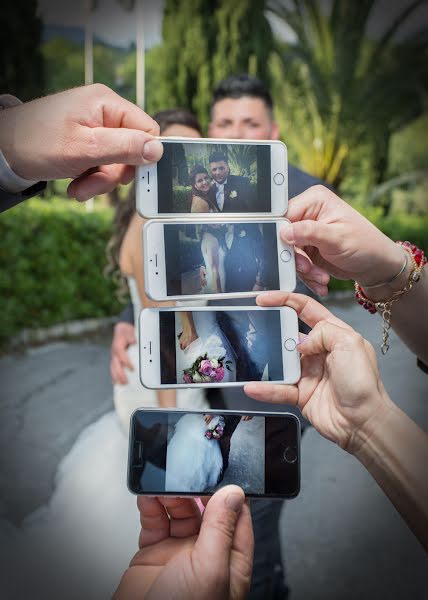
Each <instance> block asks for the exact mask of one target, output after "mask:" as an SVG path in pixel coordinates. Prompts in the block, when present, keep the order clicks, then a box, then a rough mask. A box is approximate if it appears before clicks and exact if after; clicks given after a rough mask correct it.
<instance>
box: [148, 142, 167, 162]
mask: <svg viewBox="0 0 428 600" xmlns="http://www.w3.org/2000/svg"><path fill="white" fill-rule="evenodd" d="M162 153H163V146H162V142H160V141H159V140H149V141H148V142H146V143H145V144H144V150H143V156H144V158H145V159H146V160H159V158H160V157H161V156H162Z"/></svg>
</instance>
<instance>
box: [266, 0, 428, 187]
mask: <svg viewBox="0 0 428 600" xmlns="http://www.w3.org/2000/svg"><path fill="white" fill-rule="evenodd" d="M378 3H379V2H378V0H365V1H364V2H363V1H362V2H354V1H353V0H335V1H333V2H332V3H331V10H330V12H329V13H328V14H327V15H326V14H325V13H324V12H323V11H322V10H321V8H320V4H321V3H320V2H319V0H295V1H294V2H293V3H290V4H288V3H287V4H286V3H284V2H281V1H276V2H275V1H273V2H272V3H271V7H272V9H273V11H274V12H275V14H276V15H277V16H278V17H279V18H280V19H282V20H283V21H284V24H286V25H287V26H288V27H289V28H291V29H292V31H293V33H294V34H295V36H296V43H293V44H283V45H278V52H279V56H280V59H278V58H277V57H273V59H272V60H271V68H272V79H273V82H274V88H275V98H279V97H282V99H283V101H282V102H281V103H279V105H278V116H279V120H280V124H281V126H282V128H283V131H284V133H285V138H286V140H287V143H288V144H289V145H290V146H291V147H292V148H293V151H294V152H295V153H296V154H297V156H298V159H299V160H298V162H299V164H300V165H301V166H302V167H303V168H304V169H305V170H307V171H309V172H310V173H312V174H314V175H317V176H319V177H320V178H322V179H324V180H326V181H327V182H329V183H331V184H333V185H334V186H335V187H338V186H339V185H340V184H341V182H342V181H343V178H344V177H345V176H346V175H347V166H348V165H349V159H350V156H351V154H352V153H353V152H354V150H355V149H358V148H360V147H361V146H364V148H365V151H366V155H367V156H368V158H369V160H370V165H369V166H370V170H369V173H368V175H367V179H366V184H367V187H366V191H367V189H368V188H369V186H370V185H371V184H372V183H379V182H381V181H383V180H384V178H385V175H386V170H387V164H388V147H389V141H390V136H391V135H392V134H393V133H394V132H395V131H398V130H399V129H400V128H402V127H403V125H405V124H406V123H409V122H410V121H412V120H413V119H414V118H415V117H416V116H418V115H419V114H421V112H422V110H423V108H424V102H423V90H424V86H425V92H426V81H427V75H428V67H427V62H426V50H427V40H428V37H427V36H426V31H420V32H417V33H414V30H411V31H405V27H404V25H405V24H406V22H407V19H408V18H409V16H410V15H412V14H413V13H414V12H415V10H416V9H417V8H418V7H419V6H420V4H421V0H416V1H414V2H411V3H409V4H407V5H406V6H403V7H402V8H401V10H400V12H399V14H398V16H397V17H396V18H395V19H391V20H390V22H389V24H388V26H387V28H386V30H385V31H384V32H381V35H380V36H378V37H377V38H376V39H372V40H369V38H368V37H367V24H368V21H369V18H370V17H371V15H372V13H373V11H374V10H375V8H376V6H377V4H378ZM290 5H291V6H290ZM397 33H401V37H400V41H397V38H396V34H397ZM421 92H422V93H421Z"/></svg>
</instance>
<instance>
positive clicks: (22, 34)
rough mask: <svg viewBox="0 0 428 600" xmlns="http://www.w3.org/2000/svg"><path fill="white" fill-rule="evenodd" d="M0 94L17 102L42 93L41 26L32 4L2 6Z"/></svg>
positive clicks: (27, 0) (28, 0)
mask: <svg viewBox="0 0 428 600" xmlns="http://www.w3.org/2000/svg"><path fill="white" fill-rule="evenodd" d="M0 31H1V35H0V90H1V93H9V94H13V95H14V96H17V97H18V98H20V99H21V100H23V101H25V100H32V99H33V98H36V97H37V96H40V95H41V94H42V92H43V61H42V56H41V52H40V42H41V35H42V24H41V21H40V19H39V17H38V16H37V2H36V0H14V1H13V2H3V3H2V7H1V10H0Z"/></svg>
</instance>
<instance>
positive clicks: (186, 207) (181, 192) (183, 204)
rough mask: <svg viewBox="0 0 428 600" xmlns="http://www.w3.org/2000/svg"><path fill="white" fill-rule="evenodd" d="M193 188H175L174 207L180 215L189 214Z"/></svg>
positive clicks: (182, 186)
mask: <svg viewBox="0 0 428 600" xmlns="http://www.w3.org/2000/svg"><path fill="white" fill-rule="evenodd" d="M191 191H192V188H191V187H190V186H185V185H175V186H174V206H176V207H177V212H179V213H189V212H190V204H191V195H190V193H191Z"/></svg>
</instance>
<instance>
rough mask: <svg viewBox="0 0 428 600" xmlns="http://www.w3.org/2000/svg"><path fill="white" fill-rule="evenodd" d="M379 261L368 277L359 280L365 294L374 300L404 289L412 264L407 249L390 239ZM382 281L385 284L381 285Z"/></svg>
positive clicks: (373, 266) (387, 296)
mask: <svg viewBox="0 0 428 600" xmlns="http://www.w3.org/2000/svg"><path fill="white" fill-rule="evenodd" d="M406 258H407V260H406ZM377 262H378V264H373V265H372V267H371V268H370V270H369V271H368V273H367V278H360V279H359V280H358V283H359V284H360V285H361V287H362V288H363V291H364V294H365V295H366V296H367V298H369V299H370V300H373V301H374V302H377V301H379V300H383V299H384V298H389V297H390V296H391V295H392V294H393V293H394V292H395V291H398V290H400V289H402V288H403V286H404V285H405V283H406V281H407V280H408V278H409V275H410V271H411V266H412V263H411V261H410V260H409V257H408V256H406V251H405V250H404V249H403V248H402V247H401V246H399V245H398V244H396V243H395V242H393V241H392V240H389V239H388V244H387V246H385V248H383V250H382V254H381V259H380V260H379V261H377ZM403 266H404V269H403ZM382 283H383V285H379V284H382ZM373 286H374V287H373Z"/></svg>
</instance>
